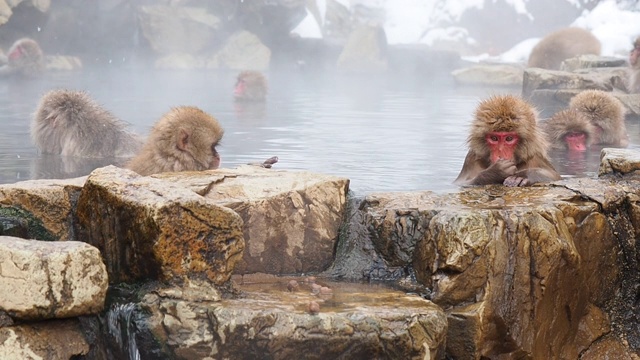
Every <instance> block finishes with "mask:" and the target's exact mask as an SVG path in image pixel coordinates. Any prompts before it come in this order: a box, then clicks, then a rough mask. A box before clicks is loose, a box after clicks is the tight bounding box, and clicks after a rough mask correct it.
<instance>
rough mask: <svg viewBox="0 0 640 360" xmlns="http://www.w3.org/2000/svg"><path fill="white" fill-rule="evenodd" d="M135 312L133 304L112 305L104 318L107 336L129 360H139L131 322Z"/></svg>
mask: <svg viewBox="0 0 640 360" xmlns="http://www.w3.org/2000/svg"><path fill="white" fill-rule="evenodd" d="M135 310H136V305H135V304H134V303H127V304H114V305H112V306H111V308H110V309H109V311H107V314H106V316H105V317H106V319H107V329H108V331H109V335H111V336H112V338H113V339H114V340H115V342H116V343H117V345H118V347H119V349H120V350H121V351H122V353H124V354H128V355H129V360H140V352H139V351H138V346H137V345H136V336H135V334H136V331H137V329H136V326H135V324H134V322H133V315H134V312H135Z"/></svg>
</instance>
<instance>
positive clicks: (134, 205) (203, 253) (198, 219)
mask: <svg viewBox="0 0 640 360" xmlns="http://www.w3.org/2000/svg"><path fill="white" fill-rule="evenodd" d="M75 215H76V218H77V223H76V227H75V229H76V237H77V239H79V240H82V241H86V242H88V243H90V244H92V245H94V246H96V247H97V248H98V249H100V251H101V252H102V254H103V256H104V259H105V262H106V264H107V269H108V270H109V276H110V281H111V282H116V283H117V282H121V281H138V280H154V279H158V280H164V281H182V280H184V279H188V278H193V279H204V280H207V281H210V282H211V283H213V284H216V285H220V284H223V283H225V282H226V281H227V280H228V279H229V278H230V276H231V272H232V271H233V268H234V266H235V263H236V262H237V261H238V260H240V259H241V258H242V251H243V250H244V238H243V235H242V219H241V218H240V216H238V214H236V213H235V212H234V211H232V210H230V209H228V208H225V207H222V206H219V205H217V204H215V203H214V202H213V201H210V200H207V199H205V198H203V197H202V196H200V195H198V194H196V193H194V192H193V191H190V190H189V189H186V188H184V187H182V186H179V185H176V184H174V183H171V182H167V181H162V180H158V179H154V178H151V177H142V176H139V175H138V174H136V173H134V172H132V171H130V170H125V169H120V168H117V167H115V166H108V167H105V168H100V169H97V170H95V171H94V172H92V173H91V175H89V177H88V178H87V181H86V183H85V185H84V187H83V188H82V192H81V193H80V196H79V198H78V205H77V208H76V212H75Z"/></svg>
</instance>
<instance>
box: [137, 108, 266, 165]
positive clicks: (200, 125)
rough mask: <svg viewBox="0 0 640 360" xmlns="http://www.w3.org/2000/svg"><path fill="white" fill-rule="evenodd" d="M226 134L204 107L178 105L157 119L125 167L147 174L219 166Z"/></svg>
mask: <svg viewBox="0 0 640 360" xmlns="http://www.w3.org/2000/svg"><path fill="white" fill-rule="evenodd" d="M223 134H224V130H223V129H222V127H221V126H220V124H219V123H218V120H216V119H215V118H214V117H213V116H211V115H209V114H207V113H206V112H204V111H202V110H201V109H199V108H197V107H193V106H179V107H175V108H173V109H171V110H170V111H169V112H168V113H166V114H164V115H163V116H162V117H161V118H160V120H158V121H157V122H156V123H155V125H154V126H153V128H152V129H151V133H150V134H149V137H148V138H147V141H146V142H145V144H144V146H143V147H142V150H140V152H139V153H138V155H136V156H135V157H134V158H133V159H131V161H129V162H128V163H127V164H126V165H125V167H126V168H128V169H130V170H133V171H135V172H137V173H138V174H140V175H144V176H146V175H151V174H157V173H161V172H177V171H201V170H208V169H217V168H218V167H219V166H220V154H218V150H217V149H216V147H217V146H218V145H219V143H220V140H221V139H222V136H223ZM276 161H277V160H276Z"/></svg>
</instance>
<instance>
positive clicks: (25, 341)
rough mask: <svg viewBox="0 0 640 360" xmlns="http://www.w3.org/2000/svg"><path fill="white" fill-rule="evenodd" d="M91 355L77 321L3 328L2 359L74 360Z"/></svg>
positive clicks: (0, 348)
mask: <svg viewBox="0 0 640 360" xmlns="http://www.w3.org/2000/svg"><path fill="white" fill-rule="evenodd" d="M88 352H89V343H88V342H87V340H86V339H85V337H84V334H83V331H82V328H81V326H80V324H79V322H78V320H77V319H68V320H50V321H43V322H38V323H33V324H24V325H17V326H11V327H2V328H0V358H1V359H7V360H9V359H42V360H57V359H74V358H78V357H81V356H83V355H86V354H87V353H88Z"/></svg>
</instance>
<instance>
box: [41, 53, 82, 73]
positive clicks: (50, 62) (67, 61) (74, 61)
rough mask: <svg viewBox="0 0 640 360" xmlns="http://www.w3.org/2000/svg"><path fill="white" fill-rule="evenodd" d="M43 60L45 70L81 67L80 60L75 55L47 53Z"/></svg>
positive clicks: (68, 69) (76, 68) (64, 69)
mask: <svg viewBox="0 0 640 360" xmlns="http://www.w3.org/2000/svg"><path fill="white" fill-rule="evenodd" d="M44 60H45V62H46V64H45V67H46V69H47V70H58V71H70V70H80V69H82V60H80V58H79V57H77V56H65V55H47V56H45V59H44Z"/></svg>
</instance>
